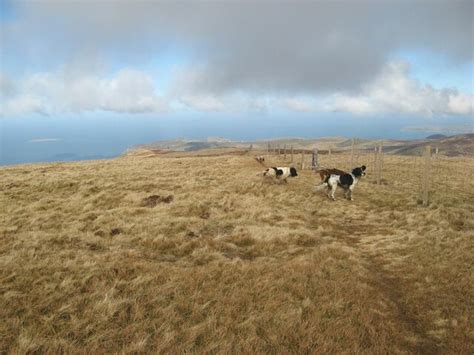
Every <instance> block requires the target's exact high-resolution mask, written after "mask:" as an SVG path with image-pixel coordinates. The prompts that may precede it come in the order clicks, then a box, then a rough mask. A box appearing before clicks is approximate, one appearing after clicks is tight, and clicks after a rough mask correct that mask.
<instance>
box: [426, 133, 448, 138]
mask: <svg viewBox="0 0 474 355" xmlns="http://www.w3.org/2000/svg"><path fill="white" fill-rule="evenodd" d="M447 137H448V136H447V135H445V134H432V135H431V136H428V137H426V139H442V138H447Z"/></svg>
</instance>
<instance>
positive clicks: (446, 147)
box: [393, 133, 474, 156]
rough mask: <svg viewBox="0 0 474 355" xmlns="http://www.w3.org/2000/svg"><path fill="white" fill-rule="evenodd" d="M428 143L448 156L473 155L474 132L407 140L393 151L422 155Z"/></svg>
mask: <svg viewBox="0 0 474 355" xmlns="http://www.w3.org/2000/svg"><path fill="white" fill-rule="evenodd" d="M427 145H431V147H432V148H433V149H435V148H438V151H439V153H440V154H442V155H446V156H473V155H474V133H467V134H459V135H455V136H451V137H442V138H438V139H427V140H423V141H417V142H407V144H405V145H404V146H402V147H401V148H398V149H395V150H394V151H393V152H394V153H396V154H402V155H420V154H421V153H422V152H423V149H424V148H425V147H426V146H427Z"/></svg>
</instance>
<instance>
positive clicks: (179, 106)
mask: <svg viewBox="0 0 474 355" xmlns="http://www.w3.org/2000/svg"><path fill="white" fill-rule="evenodd" d="M196 72H197V70H196V69H195V68H194V69H193V68H190V69H189V70H187V69H186V68H183V69H182V70H178V71H175V72H174V76H173V77H172V78H171V80H170V84H169V86H168V87H167V88H166V89H164V90H165V92H164V93H163V94H162V95H158V94H157V90H156V88H155V84H154V82H153V80H152V77H151V76H150V75H149V74H148V73H146V72H144V71H140V70H135V69H123V70H121V71H119V72H117V73H115V75H113V76H112V77H108V76H106V75H103V74H102V75H101V74H100V72H97V71H94V72H93V73H86V72H85V71H84V70H74V68H68V67H66V68H65V69H63V70H60V71H57V72H46V73H37V74H33V75H30V76H28V77H26V78H23V79H22V80H20V81H19V82H17V83H12V82H11V80H9V79H8V78H7V77H6V76H2V77H0V79H2V78H6V79H5V80H3V79H2V80H3V81H2V82H4V83H5V85H3V84H2V85H3V86H6V87H14V90H10V91H9V92H10V94H9V95H4V96H2V98H1V102H2V103H3V105H2V107H3V112H4V114H6V115H21V114H28V113H41V114H51V113H58V112H78V113H80V112H84V111H95V110H103V111H112V112H116V113H123V112H126V113H147V112H162V111H165V110H168V108H173V109H174V110H177V111H179V110H183V109H191V110H195V111H203V112H235V113H238V112H245V111H250V112H268V111H270V110H272V109H284V110H290V111H298V112H328V111H329V112H331V111H338V112H347V113H351V114H358V115H373V114H409V115H418V116H420V115H421V116H432V115H446V116H450V115H472V114H473V103H474V95H471V94H467V93H462V92H459V91H458V90H456V89H436V88H433V87H432V86H430V85H427V84H423V83H421V82H419V81H418V80H416V79H413V78H412V77H410V67H409V64H408V63H406V62H390V63H387V64H386V65H385V67H384V68H383V70H382V71H381V72H380V73H379V74H378V75H376V76H375V79H374V80H372V81H370V82H368V83H367V84H365V85H363V86H362V87H361V88H360V90H359V91H358V92H356V93H347V92H333V93H332V94H326V95H324V96H322V95H321V96H309V95H304V96H303V95H301V96H283V95H277V94H274V95H272V94H271V92H270V93H268V92H261V93H260V94H255V95H251V94H250V93H247V92H241V91H237V92H233V93H228V92H224V93H222V94H221V95H218V94H215V95H213V94H209V93H205V91H202V92H199V91H198V90H197V89H195V88H194V86H193V85H191V84H192V83H193V82H194V80H195V73H196ZM7 79H8V80H7Z"/></svg>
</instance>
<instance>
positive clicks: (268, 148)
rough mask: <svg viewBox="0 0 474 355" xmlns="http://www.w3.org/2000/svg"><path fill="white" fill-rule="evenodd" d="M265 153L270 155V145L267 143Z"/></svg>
mask: <svg viewBox="0 0 474 355" xmlns="http://www.w3.org/2000/svg"><path fill="white" fill-rule="evenodd" d="M267 153H268V154H270V143H267Z"/></svg>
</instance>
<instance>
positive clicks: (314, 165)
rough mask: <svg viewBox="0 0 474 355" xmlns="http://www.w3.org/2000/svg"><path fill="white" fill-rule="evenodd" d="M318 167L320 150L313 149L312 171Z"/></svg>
mask: <svg viewBox="0 0 474 355" xmlns="http://www.w3.org/2000/svg"><path fill="white" fill-rule="evenodd" d="M317 167H318V148H314V149H313V155H312V158H311V169H313V170H315V169H316V168H317Z"/></svg>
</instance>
